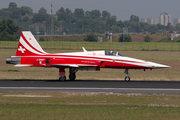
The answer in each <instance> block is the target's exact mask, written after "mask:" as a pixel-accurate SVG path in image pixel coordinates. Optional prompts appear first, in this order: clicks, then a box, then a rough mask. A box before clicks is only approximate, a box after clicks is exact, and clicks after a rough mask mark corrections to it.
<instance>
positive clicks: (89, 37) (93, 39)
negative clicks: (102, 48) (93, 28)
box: [84, 33, 97, 42]
mask: <svg viewBox="0 0 180 120" xmlns="http://www.w3.org/2000/svg"><path fill="white" fill-rule="evenodd" d="M84 41H87V42H97V38H96V36H95V35H94V34H92V33H87V34H86V38H84Z"/></svg>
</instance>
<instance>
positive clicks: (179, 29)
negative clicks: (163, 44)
mask: <svg viewBox="0 0 180 120" xmlns="http://www.w3.org/2000/svg"><path fill="white" fill-rule="evenodd" d="M175 29H176V30H177V31H180V23H178V24H177V25H176V28H175Z"/></svg>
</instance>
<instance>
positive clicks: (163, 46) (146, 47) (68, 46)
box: [0, 41, 180, 51]
mask: <svg viewBox="0 0 180 120" xmlns="http://www.w3.org/2000/svg"><path fill="white" fill-rule="evenodd" d="M39 43H40V45H41V47H42V48H43V49H59V50H82V47H85V48H86V49H87V50H114V51H180V43H177V42H176V43H175V42H173V43H170V42H164V43H157V42H149V43H145V42H125V43H120V42H61V41H43V42H42V41H39ZM17 46H18V42H17V41H0V49H16V48H17Z"/></svg>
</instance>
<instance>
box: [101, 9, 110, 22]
mask: <svg viewBox="0 0 180 120" xmlns="http://www.w3.org/2000/svg"><path fill="white" fill-rule="evenodd" d="M110 16H111V14H110V13H109V12H107V11H106V10H105V11H103V12H102V18H103V20H105V18H106V17H108V18H109V17H110Z"/></svg>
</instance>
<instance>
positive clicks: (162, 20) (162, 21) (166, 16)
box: [159, 12, 171, 26]
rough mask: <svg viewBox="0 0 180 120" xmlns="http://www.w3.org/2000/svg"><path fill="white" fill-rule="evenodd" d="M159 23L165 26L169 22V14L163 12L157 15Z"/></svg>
mask: <svg viewBox="0 0 180 120" xmlns="http://www.w3.org/2000/svg"><path fill="white" fill-rule="evenodd" d="M159 23H160V24H161V25H164V26H167V25H168V23H171V16H170V15H169V14H167V13H165V12H164V13H161V14H160V15H159Z"/></svg>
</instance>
